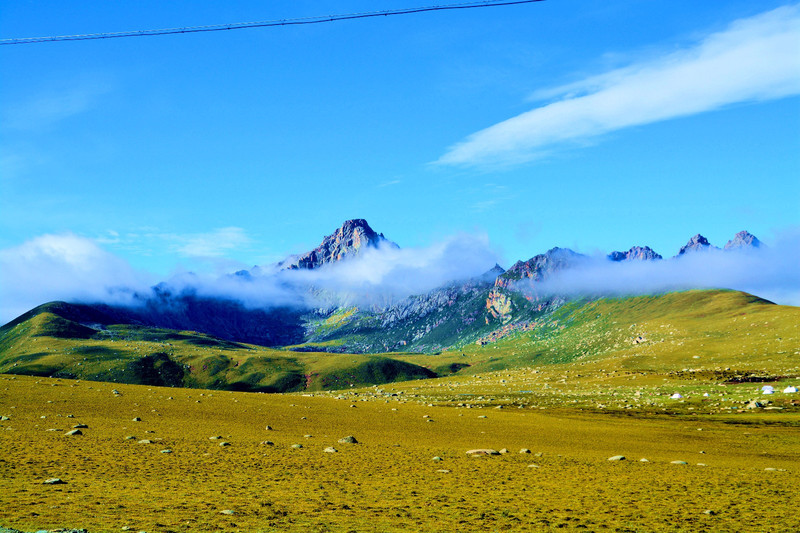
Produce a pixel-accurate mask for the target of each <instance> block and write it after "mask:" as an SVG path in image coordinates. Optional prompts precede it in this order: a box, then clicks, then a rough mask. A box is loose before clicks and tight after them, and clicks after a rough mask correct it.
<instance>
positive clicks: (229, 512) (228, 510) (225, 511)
mask: <svg viewBox="0 0 800 533" xmlns="http://www.w3.org/2000/svg"><path fill="white" fill-rule="evenodd" d="M220 514H226V515H235V514H236V511H231V510H230V509H225V510H224V511H221V512H220Z"/></svg>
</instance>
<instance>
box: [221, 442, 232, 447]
mask: <svg viewBox="0 0 800 533" xmlns="http://www.w3.org/2000/svg"><path fill="white" fill-rule="evenodd" d="M219 445H220V446H223V447H225V446H230V445H231V443H230V442H226V441H222V442H220V443H219Z"/></svg>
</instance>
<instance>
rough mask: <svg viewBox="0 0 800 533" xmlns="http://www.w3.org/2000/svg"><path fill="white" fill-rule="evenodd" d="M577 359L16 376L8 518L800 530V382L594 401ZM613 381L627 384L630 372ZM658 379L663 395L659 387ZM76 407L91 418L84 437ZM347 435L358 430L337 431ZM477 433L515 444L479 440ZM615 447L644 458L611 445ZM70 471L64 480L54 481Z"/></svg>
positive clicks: (278, 525) (1, 520)
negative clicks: (217, 380) (461, 366)
mask: <svg viewBox="0 0 800 533" xmlns="http://www.w3.org/2000/svg"><path fill="white" fill-rule="evenodd" d="M563 371H564V369H563V368H557V367H552V368H551V369H549V370H545V371H541V370H537V371H533V370H518V371H510V372H502V373H489V374H483V375H480V376H478V377H476V378H472V379H473V380H475V381H481V382H483V383H482V384H480V386H479V387H477V388H476V389H475V390H474V392H473V393H471V394H470V393H458V395H459V398H460V400H461V401H458V402H455V400H454V399H453V392H452V390H450V386H453V383H454V380H456V379H457V378H455V377H453V378H444V379H436V380H425V381H416V382H405V383H397V384H392V385H386V386H381V387H377V388H376V387H370V388H367V389H360V390H357V391H352V390H351V391H347V392H318V393H306V394H280V395H272V394H258V393H243V392H229V391H208V390H205V391H204V390H189V389H176V388H162V387H148V386H144V385H117V384H110V383H98V382H89V381H74V380H66V379H54V378H38V377H29V376H9V375H5V376H0V409H2V413H3V416H6V417H7V418H8V420H5V421H3V422H2V423H0V424H2V427H0V449H2V451H3V453H2V458H1V459H0V477H2V479H3V491H0V509H2V511H0V525H3V526H6V527H16V528H19V529H23V530H29V531H32V530H36V529H41V528H56V527H83V528H87V529H88V530H89V531H90V532H92V533H97V532H111V531H120V530H123V528H128V529H129V530H132V531H148V532H164V533H166V532H173V531H174V532H183V531H187V532H188V531H254V532H270V531H551V530H555V529H560V530H568V531H569V530H575V531H692V532H694V531H797V530H798V529H800V518H798V515H797V514H796V512H795V511H796V509H795V497H796V493H797V480H798V473H800V468H798V465H800V414H799V413H798V412H797V410H795V408H794V406H793V400H795V398H794V396H793V395H789V394H786V395H782V394H780V393H776V394H775V395H773V396H772V397H773V398H774V399H773V403H772V405H773V406H782V407H784V409H782V410H769V411H767V410H764V409H744V408H743V409H735V410H733V411H731V412H729V413H724V414H714V413H713V412H697V411H689V410H688V409H689V407H685V408H682V409H678V410H672V409H670V411H669V412H668V413H667V412H661V411H653V412H647V411H646V410H644V411H643V410H638V409H633V410H631V409H628V410H625V409H619V410H599V409H582V408H577V407H573V406H571V405H570V404H566V405H565V404H562V403H561V402H563V396H562V393H560V392H554V391H552V389H549V388H544V385H545V384H547V383H548V382H550V381H557V380H558V378H559V377H560V376H561V375H562V374H561V373H562V372H563ZM533 372H536V373H535V374H534V373H533ZM532 376H533V378H535V380H536V383H531V381H530V379H533V378H532ZM478 378H479V379H478ZM758 385H760V384H753V383H747V384H738V385H732V386H731V390H726V391H725V392H724V396H725V397H726V398H729V399H730V400H731V401H732V402H734V403H736V404H737V405H740V403H741V402H744V401H746V400H747V399H748V398H750V397H756V396H757V395H758ZM521 386H524V387H526V388H529V389H536V390H537V391H538V392H539V396H538V397H537V399H536V400H535V405H525V406H522V405H520V398H521V397H524V396H526V395H527V394H529V393H524V392H522V393H513V394H512V393H509V394H503V389H507V390H508V389H509V387H510V388H511V390H513V391H518V390H519V388H520V387H521ZM606 388H607V389H608V390H610V391H611V392H612V393H613V392H614V391H617V392H618V393H619V394H625V393H626V392H629V391H628V389H627V387H626V385H625V384H623V383H621V382H610V383H606ZM113 390H116V391H117V392H118V394H117V393H114V392H113ZM492 390H495V391H497V394H492V395H491V396H489V395H487V392H486V391H492ZM646 390H647V391H648V392H647V393H645V394H646V395H648V394H649V393H653V394H655V395H658V397H659V398H663V395H661V392H660V388H658V387H654V388H651V389H650V388H646ZM698 392H699V389H698ZM712 392H714V394H715V395H716V394H717V393H716V391H713V389H712ZM545 395H548V397H549V398H550V400H549V401H543V400H542V399H543V397H544V396H545ZM795 396H796V395H795ZM700 398H703V399H705V397H703V396H700ZM661 401H663V402H668V401H669V400H667V399H665V400H661ZM682 401H683V402H688V403H689V404H691V403H692V398H691V397H689V398H686V399H684V400H682ZM701 401H702V400H697V402H698V403H699V402H701ZM545 403H546V404H548V405H549V406H547V407H546V406H545V405H543V404H545ZM459 404H461V405H459ZM673 404H674V405H683V406H685V405H687V404H686V403H683V404H681V403H680V401H673ZM690 406H691V405H690ZM740 406H741V405H740ZM741 407H743V406H741ZM659 413H661V414H659ZM135 418H140V419H141V420H140V421H134V419H135ZM77 424H85V425H86V426H88V427H87V428H85V429H82V430H81V431H82V432H83V434H82V435H79V436H67V435H66V432H67V431H69V430H71V429H72V428H73V426H74V425H77ZM267 425H269V426H271V428H272V429H271V430H267V429H266V426H267ZM347 435H353V436H355V437H356V439H357V440H358V443H357V444H341V443H339V442H338V440H339V439H340V438H342V437H345V436H347ZM127 437H133V438H127ZM211 437H221V439H211ZM126 438H127V439H126ZM143 439H147V440H149V441H151V442H150V443H149V444H142V443H139V441H140V440H143ZM264 441H271V442H272V443H273V444H272V445H269V444H264ZM221 442H227V443H229V444H230V445H229V446H221V445H220V443H221ZM296 444H300V445H302V448H293V447H292V446H293V445H296ZM329 446H333V447H335V448H336V449H337V450H338V452H336V453H327V452H325V451H324V449H325V448H326V447H329ZM474 448H493V449H495V450H501V449H503V448H507V449H508V450H509V452H508V453H505V454H502V455H497V456H491V457H489V456H482V457H475V458H473V457H469V456H468V455H467V454H466V452H467V451H468V450H471V449H474ZM523 448H527V449H529V450H530V451H531V452H532V453H529V454H528V453H519V451H520V450H521V449H523ZM167 449H168V450H171V453H162V450H167ZM613 455H624V456H625V457H626V460H624V461H617V462H614V461H608V458H609V457H611V456H613ZM434 457H439V458H441V461H436V460H434ZM643 458H645V459H648V462H641V461H640V459H643ZM672 461H684V462H686V463H687V464H673V463H672ZM532 465H535V466H532ZM53 477H58V478H61V479H62V480H63V481H65V483H64V484H57V485H45V484H43V482H44V480H46V479H48V478H53ZM223 511H232V512H233V513H234V514H223Z"/></svg>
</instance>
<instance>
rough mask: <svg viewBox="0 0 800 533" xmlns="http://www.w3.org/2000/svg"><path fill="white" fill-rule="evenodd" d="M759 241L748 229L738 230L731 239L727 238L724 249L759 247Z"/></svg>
mask: <svg viewBox="0 0 800 533" xmlns="http://www.w3.org/2000/svg"><path fill="white" fill-rule="evenodd" d="M759 247H761V241H759V240H758V238H756V236H755V235H753V234H752V233H750V232H748V231H740V232H739V233H737V234H736V235H735V236H734V237H733V239H731V240H729V241H728V243H727V244H726V245H725V249H726V250H736V249H739V248H759Z"/></svg>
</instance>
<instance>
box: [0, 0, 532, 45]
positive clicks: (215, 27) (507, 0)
mask: <svg viewBox="0 0 800 533" xmlns="http://www.w3.org/2000/svg"><path fill="white" fill-rule="evenodd" d="M542 1H544V0H484V1H481V2H462V3H459V4H443V5H436V6H423V7H408V8H401V9H390V10H385V11H365V12H361V13H347V14H340V15H324V16H318V17H303V18H292V19H282V20H263V21H259V22H234V23H230V24H212V25H208V26H188V27H185V28H163V29H158V30H135V31H120V32H109V33H85V34H80V35H54V36H50V37H22V38H17V39H0V45H11V44H32V43H44V42H58V41H89V40H94V39H118V38H121V37H149V36H153V35H172V34H178V33H203V32H212V31H226V30H241V29H244V28H268V27H274V26H300V25H304V24H321V23H324V22H336V21H340V20H353V19H365V18H373V17H388V16H393V15H410V14H413V13H425V12H429V11H445V10H453V9H473V8H479V7H498V6H510V5H517V4H532V3H534V2H542Z"/></svg>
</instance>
